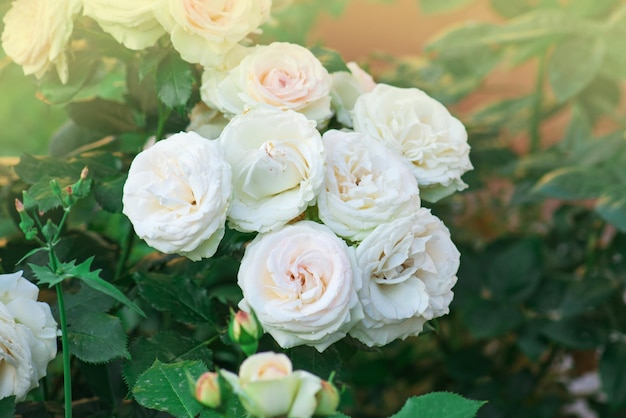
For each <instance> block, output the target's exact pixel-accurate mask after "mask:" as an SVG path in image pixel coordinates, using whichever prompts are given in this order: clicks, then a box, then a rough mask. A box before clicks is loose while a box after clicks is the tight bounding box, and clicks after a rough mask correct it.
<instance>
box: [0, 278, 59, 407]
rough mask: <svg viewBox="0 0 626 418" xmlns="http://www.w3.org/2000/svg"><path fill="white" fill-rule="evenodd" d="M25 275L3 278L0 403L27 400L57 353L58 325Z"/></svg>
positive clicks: (0, 294)
mask: <svg viewBox="0 0 626 418" xmlns="http://www.w3.org/2000/svg"><path fill="white" fill-rule="evenodd" d="M38 295H39V289H38V288H37V286H35V285H34V284H32V283H31V282H29V281H28V280H26V279H25V278H24V277H23V276H22V272H21V271H19V272H16V273H13V274H1V275H0V399H1V398H5V397H7V396H12V395H15V396H16V398H17V399H19V400H21V399H24V398H25V396H26V394H27V393H28V392H29V391H30V390H31V389H33V388H36V387H37V386H39V380H40V379H41V378H43V377H45V376H46V374H47V367H48V363H49V362H50V361H51V360H52V359H54V357H55V356H56V353H57V344H56V340H57V324H56V322H55V320H54V318H53V317H52V313H51V311H50V306H49V305H48V304H46V303H43V302H37V297H38Z"/></svg>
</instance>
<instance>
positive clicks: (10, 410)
mask: <svg viewBox="0 0 626 418" xmlns="http://www.w3.org/2000/svg"><path fill="white" fill-rule="evenodd" d="M13 416H15V396H7V397H6V398H3V399H0V417H2V418H9V417H13Z"/></svg>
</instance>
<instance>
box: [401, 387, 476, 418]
mask: <svg viewBox="0 0 626 418" xmlns="http://www.w3.org/2000/svg"><path fill="white" fill-rule="evenodd" d="M485 403H486V402H485V401H475V400H471V399H466V398H464V397H462V396H460V395H457V394H455V393H450V392H432V393H427V394H426V395H422V396H417V397H415V396H414V397H411V398H409V399H408V400H407V401H406V403H405V404H404V406H403V407H402V409H401V410H400V411H399V412H398V413H397V414H395V415H393V416H392V417H391V418H472V417H475V416H476V413H477V412H478V410H479V409H480V407H481V406H483V405H484V404H485Z"/></svg>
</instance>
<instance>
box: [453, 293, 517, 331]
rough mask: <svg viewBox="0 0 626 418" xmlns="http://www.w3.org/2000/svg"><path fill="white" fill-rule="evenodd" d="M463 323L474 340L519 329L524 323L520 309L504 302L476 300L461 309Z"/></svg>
mask: <svg viewBox="0 0 626 418" xmlns="http://www.w3.org/2000/svg"><path fill="white" fill-rule="evenodd" d="M462 318H463V321H464V322H465V324H466V325H467V328H468V330H469V332H470V333H471V334H472V335H473V336H474V337H476V338H492V337H496V336H499V335H502V334H505V333H507V332H509V331H512V330H514V329H515V328H517V327H519V326H520V325H521V324H522V323H523V322H524V317H523V315H522V311H521V309H520V307H518V306H516V305H513V304H510V303H504V302H496V301H492V300H484V299H478V300H476V301H475V302H474V303H473V304H472V305H470V306H469V307H468V308H466V309H463V314H462Z"/></svg>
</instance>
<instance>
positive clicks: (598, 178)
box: [533, 167, 611, 199]
mask: <svg viewBox="0 0 626 418" xmlns="http://www.w3.org/2000/svg"><path fill="white" fill-rule="evenodd" d="M604 174H605V173H603V172H602V171H601V170H599V169H596V168H593V167H564V168H559V169H557V170H554V171H551V172H549V173H548V174H546V175H544V176H543V177H542V178H541V179H540V180H539V182H537V184H536V185H535V187H534V188H533V192H534V193H539V194H541V195H544V196H548V197H555V198H557V199H594V198H597V197H598V196H599V195H600V193H601V191H602V189H603V188H604V187H606V185H607V184H610V181H611V179H610V178H607V176H605V175H604Z"/></svg>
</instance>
